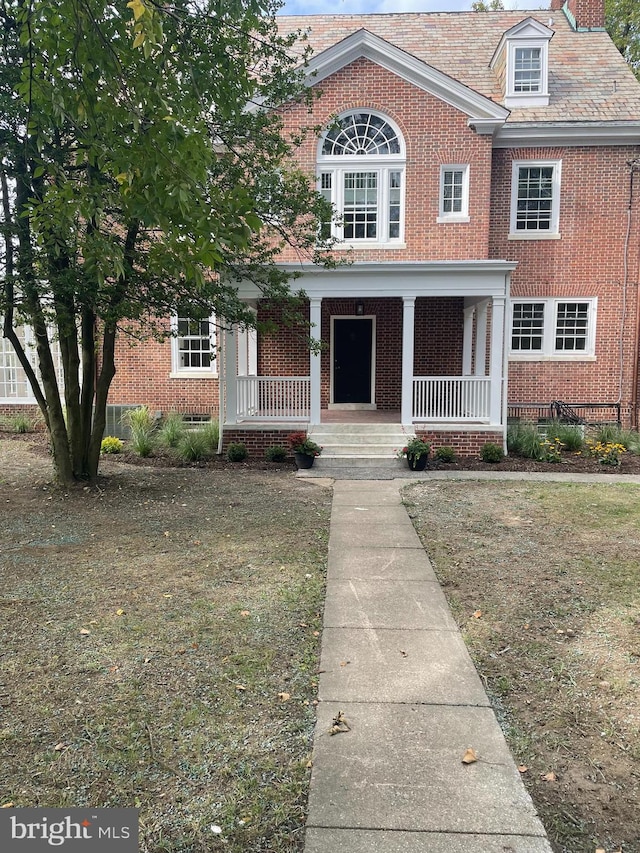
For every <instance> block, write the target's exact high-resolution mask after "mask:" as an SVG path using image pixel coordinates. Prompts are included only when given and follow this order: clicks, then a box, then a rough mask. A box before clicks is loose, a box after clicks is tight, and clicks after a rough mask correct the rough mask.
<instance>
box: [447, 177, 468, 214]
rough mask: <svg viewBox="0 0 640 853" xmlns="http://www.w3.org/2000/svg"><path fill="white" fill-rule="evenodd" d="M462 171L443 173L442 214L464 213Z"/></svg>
mask: <svg viewBox="0 0 640 853" xmlns="http://www.w3.org/2000/svg"><path fill="white" fill-rule="evenodd" d="M462 192H463V172H462V169H445V171H444V172H443V173H442V212H443V213H462Z"/></svg>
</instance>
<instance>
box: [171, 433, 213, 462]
mask: <svg viewBox="0 0 640 853" xmlns="http://www.w3.org/2000/svg"><path fill="white" fill-rule="evenodd" d="M208 451H209V445H208V442H207V438H206V436H205V434H204V431H203V430H201V429H193V430H189V429H188V430H185V431H184V432H183V434H182V437H181V439H180V441H179V443H178V456H179V457H180V459H182V460H184V461H185V462H199V461H200V460H201V459H205V458H206V457H207V456H208V455H209V452H208Z"/></svg>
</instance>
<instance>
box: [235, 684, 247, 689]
mask: <svg viewBox="0 0 640 853" xmlns="http://www.w3.org/2000/svg"><path fill="white" fill-rule="evenodd" d="M246 689H247V688H246V687H245V686H244V684H236V690H246Z"/></svg>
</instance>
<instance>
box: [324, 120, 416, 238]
mask: <svg viewBox="0 0 640 853" xmlns="http://www.w3.org/2000/svg"><path fill="white" fill-rule="evenodd" d="M404 170H405V153H404V141H403V139H402V135H401V134H400V130H399V129H398V128H397V127H395V126H394V125H393V124H392V123H391V121H390V120H389V119H388V118H387V117H386V116H383V115H380V114H378V113H374V112H371V111H369V110H356V111H353V112H349V113H346V114H343V115H342V116H339V117H338V119H337V120H336V122H335V123H334V125H333V126H332V127H331V128H329V129H328V130H327V132H326V133H325V134H324V135H323V137H322V139H321V140H320V145H319V148H318V171H319V186H318V189H319V190H320V192H321V193H322V195H323V196H324V197H325V198H326V199H327V201H329V202H331V204H332V205H333V208H334V211H335V214H336V215H335V219H334V221H333V222H331V223H326V225H325V226H324V229H323V231H324V233H325V236H329V234H331V235H332V236H333V237H336V238H337V239H338V240H339V241H342V242H344V243H346V244H349V245H351V246H360V245H364V244H367V245H369V246H376V245H378V246H384V245H386V246H389V245H393V244H395V245H396V246H397V245H400V244H401V242H402V239H403V230H404Z"/></svg>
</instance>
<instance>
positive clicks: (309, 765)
mask: <svg viewBox="0 0 640 853" xmlns="http://www.w3.org/2000/svg"><path fill="white" fill-rule="evenodd" d="M305 767H306V768H307V770H311V768H312V767H313V761H312V760H311V759H309V760H308V761H307V763H306V765H305ZM12 805H13V803H12ZM4 808H6V806H4Z"/></svg>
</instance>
